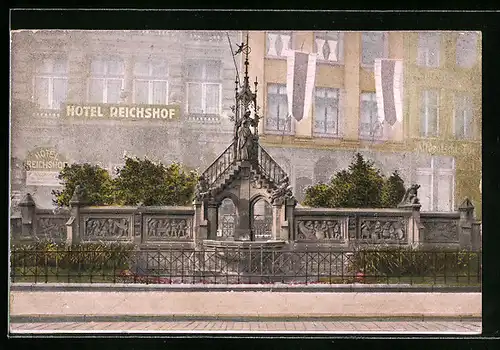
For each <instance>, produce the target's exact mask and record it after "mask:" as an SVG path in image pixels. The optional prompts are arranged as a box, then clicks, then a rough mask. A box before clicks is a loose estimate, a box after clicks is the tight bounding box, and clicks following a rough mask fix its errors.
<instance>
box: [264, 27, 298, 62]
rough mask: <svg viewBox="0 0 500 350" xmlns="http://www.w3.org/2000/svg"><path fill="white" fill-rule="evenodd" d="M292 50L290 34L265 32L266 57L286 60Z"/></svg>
mask: <svg viewBox="0 0 500 350" xmlns="http://www.w3.org/2000/svg"><path fill="white" fill-rule="evenodd" d="M291 49H292V32H266V56H267V57H272V58H286V57H287V55H288V52H289V51H290V50H291Z"/></svg>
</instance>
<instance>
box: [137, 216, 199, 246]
mask: <svg viewBox="0 0 500 350" xmlns="http://www.w3.org/2000/svg"><path fill="white" fill-rule="evenodd" d="M143 227H144V230H145V237H146V240H150V241H167V240H190V239H192V238H193V235H192V232H193V230H192V228H193V218H192V217H191V216H180V215H179V216H173V215H172V216H170V215H169V216H145V217H144V225H143Z"/></svg>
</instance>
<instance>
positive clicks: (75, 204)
mask: <svg viewBox="0 0 500 350" xmlns="http://www.w3.org/2000/svg"><path fill="white" fill-rule="evenodd" d="M84 205H85V202H84V200H83V198H82V194H81V192H80V188H79V187H78V186H77V188H76V189H75V192H74V193H73V197H71V200H70V201H69V208H70V214H71V217H72V218H73V221H72V223H73V229H72V233H73V237H72V238H71V241H72V243H79V242H80V241H81V240H82V237H83V236H84V232H83V229H84V228H83V226H82V225H81V218H80V208H81V207H82V206H84Z"/></svg>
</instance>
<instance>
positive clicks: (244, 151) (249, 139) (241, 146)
mask: <svg viewBox="0 0 500 350" xmlns="http://www.w3.org/2000/svg"><path fill="white" fill-rule="evenodd" d="M250 126H257V124H256V122H255V120H253V119H252V118H250V111H248V112H246V113H245V115H244V116H243V118H242V119H241V120H240V121H239V122H238V126H237V127H238V129H237V136H238V143H237V149H238V154H237V160H250V159H251V158H252V155H253V148H254V134H253V133H252V130H250Z"/></svg>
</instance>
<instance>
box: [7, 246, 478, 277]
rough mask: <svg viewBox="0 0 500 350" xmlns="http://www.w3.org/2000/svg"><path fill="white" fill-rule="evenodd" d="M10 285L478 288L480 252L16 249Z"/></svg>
mask: <svg viewBox="0 0 500 350" xmlns="http://www.w3.org/2000/svg"><path fill="white" fill-rule="evenodd" d="M10 278H11V281H12V282H30V283H49V282H68V283H69V282H84V283H147V284H162V283H168V284H176V283H189V284H194V283H215V284H247V283H258V284H262V283H288V284H301V283H303V284H311V283H327V284H339V283H356V282H357V283H378V284H380V283H382V284H428V285H469V286H470V285H475V286H480V285H481V252H475V251H410V250H393V251H389V250H388V251H368V250H360V251H333V250H324V249H323V250H303V251H298V250H278V249H275V250H270V249H264V248H262V249H243V248H240V249H238V248H227V247H222V248H211V249H202V250H193V249H162V250H137V249H136V248H133V249H131V250H127V249H118V250H103V249H100V250H95V249H94V250H85V249H82V248H79V249H78V250H71V249H58V248H55V249H54V248H52V249H50V250H48V249H47V250H33V249H31V250H30V249H26V248H23V247H22V246H21V247H14V248H13V249H12V250H11V254H10Z"/></svg>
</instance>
